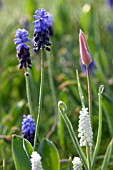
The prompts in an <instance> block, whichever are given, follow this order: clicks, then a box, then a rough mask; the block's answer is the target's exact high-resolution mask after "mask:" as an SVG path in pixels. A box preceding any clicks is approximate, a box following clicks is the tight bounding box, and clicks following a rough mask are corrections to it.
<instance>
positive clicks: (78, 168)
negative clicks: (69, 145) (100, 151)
mask: <svg viewBox="0 0 113 170" xmlns="http://www.w3.org/2000/svg"><path fill="white" fill-rule="evenodd" d="M72 164H73V170H82V162H81V160H80V158H79V157H74V159H73V161H72Z"/></svg>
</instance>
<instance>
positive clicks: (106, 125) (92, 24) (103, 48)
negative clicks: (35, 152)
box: [0, 0, 113, 170]
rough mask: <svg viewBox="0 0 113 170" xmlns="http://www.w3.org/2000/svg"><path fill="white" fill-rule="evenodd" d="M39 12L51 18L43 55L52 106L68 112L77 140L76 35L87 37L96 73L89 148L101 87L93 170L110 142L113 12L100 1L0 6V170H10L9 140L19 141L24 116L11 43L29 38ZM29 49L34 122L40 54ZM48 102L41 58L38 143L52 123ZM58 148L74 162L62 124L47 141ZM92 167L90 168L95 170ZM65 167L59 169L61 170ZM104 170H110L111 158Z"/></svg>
mask: <svg viewBox="0 0 113 170" xmlns="http://www.w3.org/2000/svg"><path fill="white" fill-rule="evenodd" d="M38 8H45V9H46V10H47V11H48V12H50V13H52V14H53V17H54V37H53V38H52V40H51V41H52V50H51V52H50V54H48V55H49V56H48V57H50V61H51V67H52V74H53V81H54V88H55V92H56V94H57V95H56V98H57V101H59V100H62V101H64V102H65V103H66V105H67V107H68V116H69V118H70V120H71V122H72V124H73V126H74V129H75V133H76V134H77V128H78V116H79V110H80V109H81V103H80V98H79V93H78V88H77V81H76V69H78V70H79V74H80V81H81V86H82V89H83V93H84V96H85V103H86V106H88V99H87V79H86V76H85V74H84V73H83V72H82V69H81V67H80V55H79V40H78V35H79V29H82V30H83V31H84V33H85V34H86V36H87V39H88V45H89V47H90V51H91V54H92V56H93V58H94V60H95V63H96V66H97V69H96V71H95V76H91V85H92V94H93V131H94V144H95V141H96V136H97V128H98V89H99V86H100V85H101V84H103V85H104V86H105V91H104V95H103V133H102V142H101V148H100V153H99V154H100V155H101V156H99V157H98V160H97V167H98V168H99V166H100V165H101V162H102V159H103V155H104V153H105V151H106V146H107V145H108V143H109V141H110V139H111V138H112V137H113V115H112V114H113V9H112V8H110V7H109V5H108V4H107V2H106V0H99V1H97V0H87V1H85V0H81V1H79V0H54V1H53V0H49V1H47V0H43V1H38V0H24V1H23V0H20V1H18V0H13V1H12V0H0V166H2V161H3V160H4V159H5V164H6V170H14V169H15V168H14V163H13V158H12V153H11V136H12V134H14V133H16V134H19V135H21V122H22V118H23V115H24V114H29V109H28V103H27V97H26V85H25V77H24V72H23V70H18V60H17V57H16V46H15V45H14V42H13V39H14V37H15V32H16V30H17V29H18V28H26V29H28V31H29V34H30V38H31V39H32V38H33V29H34V25H33V24H32V21H33V20H34V19H33V14H34V12H35V10H36V9H38ZM29 45H30V47H31V60H32V67H33V68H32V70H31V71H29V72H30V88H31V96H32V101H33V108H34V114H35V117H36V115H37V107H38V94H39V85H40V53H39V54H38V55H36V54H35V53H34V52H33V50H32V43H31V44H29ZM54 112H55V108H54V102H53V99H52V95H51V88H50V83H49V75H48V62H47V57H46V58H45V83H44V94H43V110H42V115H41V123H40V137H41V138H43V137H46V135H47V134H48V132H49V131H50V129H51V127H52V125H53V123H54V117H55V114H54ZM50 140H52V141H53V142H54V143H55V145H56V146H57V148H58V151H59V153H60V159H68V158H69V156H72V157H73V156H77V153H76V151H75V149H74V146H73V144H72V141H71V139H70V136H69V134H68V131H67V128H66V126H65V125H64V122H63V120H62V119H60V118H59V119H58V126H56V128H55V131H54V132H53V134H52V135H51V136H50ZM97 167H96V168H97ZM65 169H67V164H66V163H63V164H61V170H65ZM108 169H113V157H111V160H110V163H109V167H108Z"/></svg>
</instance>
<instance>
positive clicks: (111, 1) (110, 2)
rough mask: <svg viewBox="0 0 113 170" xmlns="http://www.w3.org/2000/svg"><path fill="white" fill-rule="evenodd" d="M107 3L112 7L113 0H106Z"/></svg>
mask: <svg viewBox="0 0 113 170" xmlns="http://www.w3.org/2000/svg"><path fill="white" fill-rule="evenodd" d="M107 4H108V6H109V7H110V8H113V0H107Z"/></svg>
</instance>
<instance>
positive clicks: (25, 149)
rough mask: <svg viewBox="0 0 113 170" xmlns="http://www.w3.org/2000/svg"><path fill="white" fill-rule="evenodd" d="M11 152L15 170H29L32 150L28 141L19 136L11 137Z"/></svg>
mask: <svg viewBox="0 0 113 170" xmlns="http://www.w3.org/2000/svg"><path fill="white" fill-rule="evenodd" d="M12 152H13V158H14V163H15V167H16V170H31V163H30V159H29V158H30V155H31V154H32V152H33V148H32V146H31V144H30V143H29V141H27V140H26V139H23V138H22V137H20V136H17V135H13V139H12Z"/></svg>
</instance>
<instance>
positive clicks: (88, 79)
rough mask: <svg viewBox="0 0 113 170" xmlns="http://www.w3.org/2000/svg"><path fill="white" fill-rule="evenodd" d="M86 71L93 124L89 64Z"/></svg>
mask: <svg viewBox="0 0 113 170" xmlns="http://www.w3.org/2000/svg"><path fill="white" fill-rule="evenodd" d="M86 73H87V84H88V101H89V115H90V121H91V126H92V93H91V83H90V71H89V66H86Z"/></svg>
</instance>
